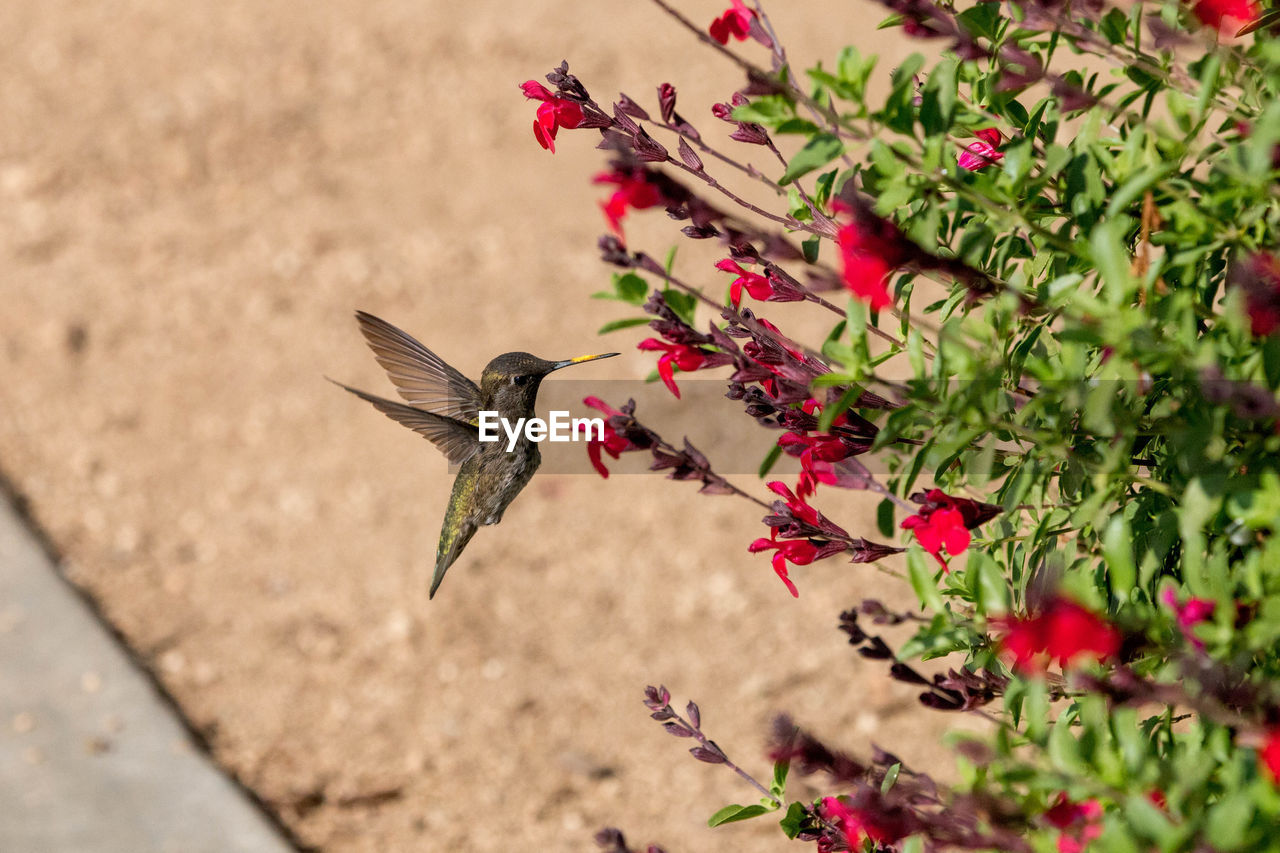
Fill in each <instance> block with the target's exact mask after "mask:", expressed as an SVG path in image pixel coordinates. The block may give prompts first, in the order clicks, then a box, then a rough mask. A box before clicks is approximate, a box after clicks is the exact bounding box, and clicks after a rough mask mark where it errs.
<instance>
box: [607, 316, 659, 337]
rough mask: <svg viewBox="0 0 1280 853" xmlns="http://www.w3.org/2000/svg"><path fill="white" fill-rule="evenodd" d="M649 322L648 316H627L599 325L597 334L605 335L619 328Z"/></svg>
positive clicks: (628, 327) (627, 327)
mask: <svg viewBox="0 0 1280 853" xmlns="http://www.w3.org/2000/svg"><path fill="white" fill-rule="evenodd" d="M648 322H649V318H648V317H628V318H626V319H625V320H610V321H609V322H608V323H605V324H604V325H603V326H601V327H600V331H598V332H596V334H597V335H607V334H609V333H610V332H616V331H618V330H619V329H630V328H631V327H632V326H643V325H645V324H646V323H648Z"/></svg>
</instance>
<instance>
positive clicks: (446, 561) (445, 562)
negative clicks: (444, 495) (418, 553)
mask: <svg viewBox="0 0 1280 853" xmlns="http://www.w3.org/2000/svg"><path fill="white" fill-rule="evenodd" d="M475 532H476V526H475V525H474V524H469V523H467V522H463V523H462V524H461V525H459V526H458V528H457V529H456V531H454V532H453V535H452V536H449V535H448V523H447V521H446V527H445V533H444V534H443V535H442V536H441V537H440V549H439V551H438V552H437V553H436V573H435V576H434V577H432V578H431V591H430V592H429V593H427V598H428V599H431V598H435V597H436V590H437V589H439V588H440V582H441V581H443V580H444V573H445V572H447V571H449V567H450V566H452V565H453V563H454V561H455V560H457V559H458V557H459V556H460V555H461V554H462V549H463V548H465V547H467V543H468V542H470V541H471V537H472V536H474V535H475Z"/></svg>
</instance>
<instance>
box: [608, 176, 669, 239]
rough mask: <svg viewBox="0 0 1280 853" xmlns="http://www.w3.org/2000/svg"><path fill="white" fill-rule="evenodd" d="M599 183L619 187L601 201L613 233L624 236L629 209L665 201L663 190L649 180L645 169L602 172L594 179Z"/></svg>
mask: <svg viewBox="0 0 1280 853" xmlns="http://www.w3.org/2000/svg"><path fill="white" fill-rule="evenodd" d="M593 183H597V184H613V185H615V186H616V187H617V189H616V190H614V191H613V195H611V196H609V198H608V200H607V201H604V202H601V204H600V207H601V209H603V210H604V218H605V219H607V220H608V221H609V227H610V228H611V229H613V233H615V234H617V235H618V236H619V237H622V236H623V235H622V220H623V218H624V217H625V216H626V215H627V211H628V210H644V209H646V208H649V207H656V206H657V205H660V204H662V203H663V198H662V192H661V191H660V190H659V189H658V187H657V186H656V185H655V184H654V183H653V182H652V181H650V180H649V176H648V174H647V173H646V172H645V171H644V170H643V169H635V170H633V171H623V170H620V169H615V170H614V171H612V172H601V173H600V174H598V175H596V176H595V178H594V179H593Z"/></svg>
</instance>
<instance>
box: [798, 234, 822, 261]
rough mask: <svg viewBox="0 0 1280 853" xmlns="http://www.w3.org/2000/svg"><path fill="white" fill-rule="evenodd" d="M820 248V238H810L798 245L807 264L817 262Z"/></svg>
mask: <svg viewBox="0 0 1280 853" xmlns="http://www.w3.org/2000/svg"><path fill="white" fill-rule="evenodd" d="M821 247H822V238H821V237H810V238H809V239H808V240H803V241H801V243H800V251H801V252H803V253H804V260H805V263H807V264H816V263H817V262H818V250H819V249H820V248H821Z"/></svg>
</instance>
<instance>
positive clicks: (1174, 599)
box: [1160, 587, 1217, 649]
mask: <svg viewBox="0 0 1280 853" xmlns="http://www.w3.org/2000/svg"><path fill="white" fill-rule="evenodd" d="M1160 600H1161V601H1163V602H1164V603H1165V604H1166V605H1167V606H1168V607H1169V608H1170V609H1171V610H1173V614H1174V616H1175V617H1176V618H1177V620H1178V628H1179V629H1180V630H1181V631H1182V636H1184V637H1186V638H1187V640H1188V641H1190V643H1191V645H1193V646H1195V647H1196V648H1197V649H1204V642H1203V641H1202V640H1200V638H1199V637H1197V636H1196V635H1195V634H1194V633H1192V629H1193V628H1195V626H1196V625H1198V624H1200V623H1201V622H1204V621H1206V620H1208V619H1211V618H1212V617H1213V610H1214V607H1215V606H1216V604H1217V602H1215V601H1213V600H1212V599H1208V598H1188V599H1187V600H1186V602H1185V603H1183V604H1179V603H1178V596H1177V593H1175V592H1174V591H1173V587H1166V588H1165V590H1164V592H1163V593H1161V594H1160Z"/></svg>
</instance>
